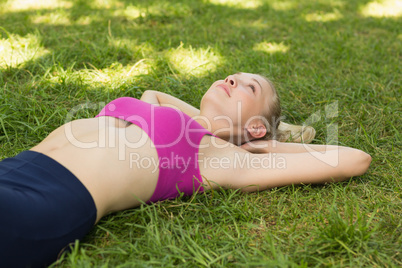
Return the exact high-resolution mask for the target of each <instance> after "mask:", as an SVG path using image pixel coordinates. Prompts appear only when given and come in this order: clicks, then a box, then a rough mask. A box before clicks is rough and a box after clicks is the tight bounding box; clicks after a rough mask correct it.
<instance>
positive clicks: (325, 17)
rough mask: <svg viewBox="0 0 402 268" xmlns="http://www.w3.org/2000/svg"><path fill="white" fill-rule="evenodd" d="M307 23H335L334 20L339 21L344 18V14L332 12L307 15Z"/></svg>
mask: <svg viewBox="0 0 402 268" xmlns="http://www.w3.org/2000/svg"><path fill="white" fill-rule="evenodd" d="M304 18H305V19H306V21H322V22H327V21H334V20H339V19H341V18H342V14H341V13H339V12H337V11H336V12H331V13H322V12H318V13H310V14H307V15H306V16H305V17H304Z"/></svg>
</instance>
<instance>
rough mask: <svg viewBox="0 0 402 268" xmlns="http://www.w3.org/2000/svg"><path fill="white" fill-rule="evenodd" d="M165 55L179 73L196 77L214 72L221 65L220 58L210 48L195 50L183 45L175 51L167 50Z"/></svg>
mask: <svg viewBox="0 0 402 268" xmlns="http://www.w3.org/2000/svg"><path fill="white" fill-rule="evenodd" d="M166 55H167V57H168V59H169V61H170V63H171V64H172V66H173V67H174V68H175V69H176V70H177V71H178V72H179V73H181V74H185V75H192V76H196V77H202V76H204V75H206V74H208V73H209V72H214V71H215V70H216V66H217V65H218V64H220V63H222V57H221V56H220V55H217V54H216V53H214V52H213V51H212V50H211V49H210V48H207V49H204V48H200V49H195V48H192V47H191V46H190V47H189V48H184V47H183V44H181V45H180V46H179V47H178V48H176V49H172V50H169V51H168V52H167V53H166Z"/></svg>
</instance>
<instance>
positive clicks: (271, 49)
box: [253, 42, 290, 54]
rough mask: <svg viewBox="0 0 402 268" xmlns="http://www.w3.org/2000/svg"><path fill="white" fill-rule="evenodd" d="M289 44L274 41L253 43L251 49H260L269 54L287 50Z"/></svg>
mask: <svg viewBox="0 0 402 268" xmlns="http://www.w3.org/2000/svg"><path fill="white" fill-rule="evenodd" d="M289 48H290V47H289V46H287V45H284V44H283V43H275V42H261V43H258V44H255V45H254V47H253V49H254V50H255V51H262V52H267V53H269V54H272V53H277V52H281V53H285V52H287V51H288V50H289Z"/></svg>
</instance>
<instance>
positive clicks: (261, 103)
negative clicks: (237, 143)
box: [200, 73, 273, 135]
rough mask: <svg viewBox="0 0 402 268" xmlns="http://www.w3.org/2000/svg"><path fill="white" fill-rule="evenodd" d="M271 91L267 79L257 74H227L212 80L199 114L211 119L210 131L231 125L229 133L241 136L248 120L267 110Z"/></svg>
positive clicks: (250, 120) (249, 121)
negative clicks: (219, 78)
mask: <svg viewBox="0 0 402 268" xmlns="http://www.w3.org/2000/svg"><path fill="white" fill-rule="evenodd" d="M272 94H273V93H272V89H271V87H270V85H269V83H268V81H267V80H265V79H264V78H263V77H261V76H259V75H256V74H250V73H236V74H234V75H229V76H228V77H226V79H225V80H218V81H216V82H214V83H213V84H212V86H211V87H210V88H209V89H208V91H207V92H206V93H205V94H204V96H203V98H202V100H201V106H200V110H201V115H203V116H205V117H207V118H208V120H209V121H210V123H211V125H212V132H213V131H214V130H218V129H224V128H227V129H229V128H231V129H232V130H231V131H232V133H230V135H239V134H241V135H242V133H243V132H244V128H245V127H247V125H248V124H249V123H251V122H253V120H256V119H257V117H260V116H261V115H263V114H266V113H267V111H268V106H267V104H268V100H269V98H270V97H271V96H272ZM214 134H215V133H214ZM215 135H216V134H215Z"/></svg>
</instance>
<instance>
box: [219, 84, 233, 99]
mask: <svg viewBox="0 0 402 268" xmlns="http://www.w3.org/2000/svg"><path fill="white" fill-rule="evenodd" d="M218 87H220V88H222V89H223V90H225V92H226V94H228V96H229V97H230V90H229V87H228V86H227V85H225V84H221V85H218Z"/></svg>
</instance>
